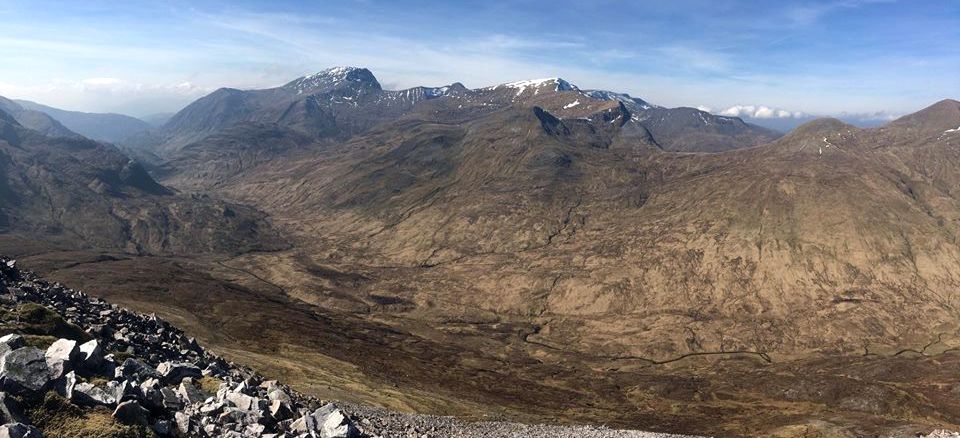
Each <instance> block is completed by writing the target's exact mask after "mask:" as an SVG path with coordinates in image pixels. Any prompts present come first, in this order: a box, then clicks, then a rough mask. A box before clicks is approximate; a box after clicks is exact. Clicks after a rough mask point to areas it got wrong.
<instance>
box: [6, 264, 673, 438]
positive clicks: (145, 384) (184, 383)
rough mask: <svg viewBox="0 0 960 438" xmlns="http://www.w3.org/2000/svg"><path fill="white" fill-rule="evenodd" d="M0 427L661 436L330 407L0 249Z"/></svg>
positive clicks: (16, 433)
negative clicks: (51, 278) (21, 265)
mask: <svg viewBox="0 0 960 438" xmlns="http://www.w3.org/2000/svg"><path fill="white" fill-rule="evenodd" d="M0 331H2V333H0V335H2V337H0V437H3V438H6V437H16V438H36V437H42V436H47V437H78V436H83V437H88V436H89V437H154V436H158V437H188V436H189V437H248V436H249V437H312V438H316V437H322V438H346V437H384V438H388V437H416V438H424V437H501V436H503V437H525V438H535V437H566V436H577V437H597V438H603V437H638V438H649V437H666V436H672V437H676V435H665V434H656V433H647V432H635V431H616V430H612V429H608V428H605V427H594V426H582V427H560V426H545V425H522V424H514V423H503V422H480V423H467V422H463V421H460V420H457V419H454V418H450V417H436V416H428V415H414V414H402V413H397V412H390V411H387V410H383V409H379V408H372V407H365V406H354V405H345V406H344V407H343V408H342V409H341V407H338V406H337V405H336V404H334V403H328V402H324V401H321V400H318V399H316V398H313V397H309V396H305V395H303V394H300V393H298V392H296V391H293V390H291V389H290V388H289V387H287V386H285V385H283V384H281V383H279V382H277V381H274V380H266V379H264V378H263V377H261V376H260V375H258V374H257V373H256V372H254V371H252V370H250V369H248V368H245V367H242V366H239V365H237V364H234V363H231V362H228V361H226V360H224V359H222V358H220V357H218V356H217V355H215V354H213V353H210V352H208V351H206V350H204V349H203V348H202V347H201V346H200V345H199V344H198V343H197V341H196V340H195V339H193V338H191V337H188V336H187V335H185V334H184V333H183V332H182V331H181V330H179V329H177V328H176V327H174V326H172V325H171V324H170V323H168V322H166V321H164V320H162V319H160V318H157V317H156V316H154V315H143V314H139V313H136V312H132V311H129V310H126V309H123V308H120V307H118V306H116V305H113V304H110V303H107V302H105V301H103V300H100V299H98V298H94V297H90V296H88V295H86V294H85V293H83V292H81V291H75V290H72V289H68V288H66V287H64V286H63V285H60V284H58V283H50V282H47V281H44V280H43V279H41V278H39V277H37V276H36V275H34V274H33V273H30V272H27V271H23V270H20V269H18V268H17V266H16V261H14V260H10V259H7V258H3V257H0Z"/></svg>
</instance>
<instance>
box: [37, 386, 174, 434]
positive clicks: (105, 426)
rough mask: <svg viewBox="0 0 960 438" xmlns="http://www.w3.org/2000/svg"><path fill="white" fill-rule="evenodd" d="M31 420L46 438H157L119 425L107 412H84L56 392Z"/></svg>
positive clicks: (145, 430)
mask: <svg viewBox="0 0 960 438" xmlns="http://www.w3.org/2000/svg"><path fill="white" fill-rule="evenodd" d="M28 416H29V417H30V423H32V424H33V425H34V426H35V427H36V428H38V429H40V431H41V432H43V436H44V437H46V438H152V437H156V434H154V433H153V431H151V430H149V429H148V428H146V427H142V426H126V425H123V424H119V423H117V422H116V421H114V420H113V417H112V416H111V415H110V411H108V410H107V409H105V408H100V409H94V410H91V411H84V410H83V409H80V408H79V407H77V406H74V405H72V404H71V403H70V402H69V401H67V400H66V399H64V398H63V397H60V396H59V395H57V394H56V393H54V392H48V393H47V394H46V396H44V398H43V401H42V402H41V403H40V404H39V405H38V406H37V407H36V408H34V409H33V410H31V411H29V413H28Z"/></svg>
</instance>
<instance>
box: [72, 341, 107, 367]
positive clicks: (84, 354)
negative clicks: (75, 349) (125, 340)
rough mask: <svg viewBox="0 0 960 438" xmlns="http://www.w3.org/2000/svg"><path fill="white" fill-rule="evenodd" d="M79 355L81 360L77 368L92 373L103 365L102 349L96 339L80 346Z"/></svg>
mask: <svg viewBox="0 0 960 438" xmlns="http://www.w3.org/2000/svg"><path fill="white" fill-rule="evenodd" d="M80 353H81V358H80V363H79V364H78V368H80V369H83V370H86V371H90V372H93V371H96V370H98V369H100V367H101V366H102V365H103V349H102V348H101V347H100V343H99V342H98V341H97V340H96V339H94V340H92V341H87V342H84V343H83V344H81V345H80Z"/></svg>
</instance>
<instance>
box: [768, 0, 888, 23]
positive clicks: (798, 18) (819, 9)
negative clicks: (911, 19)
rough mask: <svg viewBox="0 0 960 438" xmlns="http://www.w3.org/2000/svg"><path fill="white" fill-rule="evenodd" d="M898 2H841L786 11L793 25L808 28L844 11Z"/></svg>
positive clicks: (814, 4)
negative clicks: (830, 15) (826, 17)
mask: <svg viewBox="0 0 960 438" xmlns="http://www.w3.org/2000/svg"><path fill="white" fill-rule="evenodd" d="M895 1H897V0H840V1H836V0H834V1H822V2H813V3H804V4H799V5H794V6H790V7H788V8H787V9H786V17H787V19H788V21H789V23H790V24H791V25H794V26H808V25H811V24H814V23H816V22H817V21H819V20H820V19H821V18H823V17H825V16H827V15H829V14H832V13H835V12H843V11H844V10H852V9H856V8H860V7H863V6H869V5H872V4H877V3H893V2H895Z"/></svg>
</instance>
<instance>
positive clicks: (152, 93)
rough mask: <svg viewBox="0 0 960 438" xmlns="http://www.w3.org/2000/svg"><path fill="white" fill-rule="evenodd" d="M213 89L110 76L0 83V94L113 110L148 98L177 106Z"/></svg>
mask: <svg viewBox="0 0 960 438" xmlns="http://www.w3.org/2000/svg"><path fill="white" fill-rule="evenodd" d="M213 89H214V88H212V87H202V86H198V85H196V84H194V83H191V82H173V83H142V82H134V81H127V80H124V79H121V78H112V77H94V78H86V79H80V80H68V79H53V80H50V81H48V82H43V83H37V84H32V85H17V84H11V83H7V82H0V96H4V97H8V98H15V99H27V100H32V101H36V102H39V103H42V104H47V105H53V106H56V107H60V108H64V109H78V110H84V111H115V110H119V109H120V108H123V107H124V105H126V104H127V103H129V102H149V101H162V102H166V104H167V105H169V106H172V107H176V106H181V105H183V104H186V103H188V102H190V101H192V100H194V99H197V98H199V97H201V96H203V95H206V94H208V93H210V92H211V91H213ZM91 102H95V103H94V104H91Z"/></svg>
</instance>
